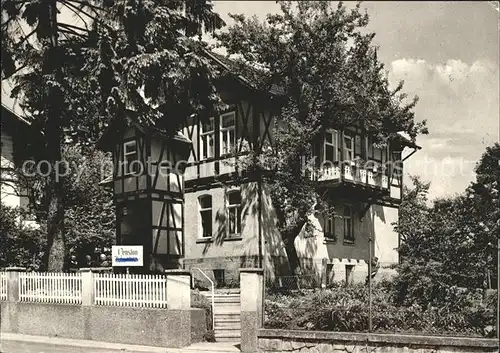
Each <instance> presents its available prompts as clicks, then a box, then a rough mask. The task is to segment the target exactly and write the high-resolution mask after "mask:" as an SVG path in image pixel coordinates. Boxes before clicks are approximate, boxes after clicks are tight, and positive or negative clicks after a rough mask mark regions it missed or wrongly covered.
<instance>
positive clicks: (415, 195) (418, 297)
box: [395, 143, 500, 305]
mask: <svg viewBox="0 0 500 353" xmlns="http://www.w3.org/2000/svg"><path fill="white" fill-rule="evenodd" d="M499 159H500V145H499V144H498V143H497V144H495V145H494V146H492V147H488V148H487V149H486V152H485V153H484V154H483V156H482V157H481V159H480V161H479V162H478V164H477V166H476V173H477V177H476V181H474V182H472V183H471V185H470V186H469V187H468V188H467V189H466V190H465V191H464V192H463V193H461V194H459V195H457V196H453V197H446V198H441V199H437V200H434V202H433V205H432V206H427V205H426V204H425V201H426V198H427V196H426V195H427V192H428V189H429V184H424V183H422V182H421V181H420V179H418V178H415V177H414V178H413V182H414V188H413V189H410V188H407V189H405V193H404V197H403V202H402V204H401V208H400V215H401V216H400V219H399V223H398V224H397V226H396V230H397V231H398V232H399V234H400V236H401V242H402V244H401V247H400V251H401V255H402V263H401V265H400V266H399V268H398V276H397V277H396V279H395V292H396V293H395V294H396V297H397V298H398V301H399V302H401V303H406V304H412V303H414V302H418V303H420V304H425V303H432V304H436V305H439V304H442V303H445V302H454V300H453V299H452V298H454V296H455V295H457V293H458V292H457V291H459V288H466V289H468V290H469V291H474V290H476V289H478V288H483V289H484V288H495V287H496V284H495V283H494V282H493V281H491V279H492V278H495V277H496V275H497V271H498V269H497V254H498V253H497V240H498V234H499V224H500V210H499V209H500V205H499V201H498V184H499V180H500V179H499V177H500V166H499V162H498V161H499Z"/></svg>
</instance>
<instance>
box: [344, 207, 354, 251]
mask: <svg viewBox="0 0 500 353" xmlns="http://www.w3.org/2000/svg"><path fill="white" fill-rule="evenodd" d="M344 242H345V243H354V229H353V220H352V208H351V207H350V206H345V207H344Z"/></svg>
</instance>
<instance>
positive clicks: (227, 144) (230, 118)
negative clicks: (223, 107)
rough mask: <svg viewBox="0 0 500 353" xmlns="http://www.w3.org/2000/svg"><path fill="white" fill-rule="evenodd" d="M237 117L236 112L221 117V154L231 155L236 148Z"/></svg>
mask: <svg viewBox="0 0 500 353" xmlns="http://www.w3.org/2000/svg"><path fill="white" fill-rule="evenodd" d="M235 128H236V115H235V113H234V112H230V113H226V114H222V115H221V116H220V153H221V155H225V154H229V153H231V152H232V151H233V149H234V148H235V147H236V130H235Z"/></svg>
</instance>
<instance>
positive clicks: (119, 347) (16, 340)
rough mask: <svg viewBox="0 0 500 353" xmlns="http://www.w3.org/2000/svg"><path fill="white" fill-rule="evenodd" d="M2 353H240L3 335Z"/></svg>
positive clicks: (217, 346)
mask: <svg viewBox="0 0 500 353" xmlns="http://www.w3.org/2000/svg"><path fill="white" fill-rule="evenodd" d="M0 352H1V353H115V352H117V353H118V352H120V353H237V352H240V350H239V349H238V348H237V347H236V346H235V344H232V343H225V342H222V343H208V342H200V343H195V344H193V345H191V346H189V347H186V348H181V349H179V348H160V347H148V346H137V345H130V344H121V343H108V342H98V341H87V340H75V339H68V338H59V337H46V336H28V335H21V334H15V333H4V332H2V333H0Z"/></svg>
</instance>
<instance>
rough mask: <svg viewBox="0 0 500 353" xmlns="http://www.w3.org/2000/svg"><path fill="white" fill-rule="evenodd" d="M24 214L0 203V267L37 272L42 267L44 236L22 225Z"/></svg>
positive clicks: (41, 231) (38, 230)
mask: <svg viewBox="0 0 500 353" xmlns="http://www.w3.org/2000/svg"><path fill="white" fill-rule="evenodd" d="M23 217H24V212H23V211H22V210H21V209H19V208H12V207H8V206H5V205H4V204H2V203H0V267H9V266H20V267H25V268H27V269H29V270H38V269H39V268H40V266H41V265H42V257H43V250H44V248H45V234H44V231H43V229H41V228H38V229H37V228H31V227H29V226H25V225H23V223H22V222H20V219H22V218H23Z"/></svg>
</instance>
